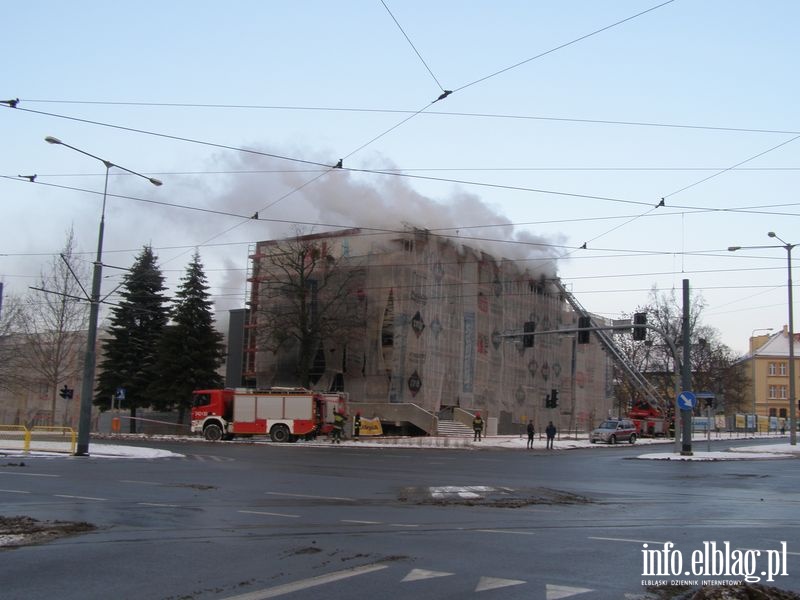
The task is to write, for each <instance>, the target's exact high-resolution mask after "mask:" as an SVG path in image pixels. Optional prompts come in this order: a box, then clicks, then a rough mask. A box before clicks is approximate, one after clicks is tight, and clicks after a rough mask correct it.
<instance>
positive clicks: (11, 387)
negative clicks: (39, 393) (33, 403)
mask: <svg viewBox="0 0 800 600" xmlns="http://www.w3.org/2000/svg"><path fill="white" fill-rule="evenodd" d="M0 301H1V302H2V308H0V391H4V392H14V391H16V390H17V389H19V388H20V387H21V386H22V385H23V384H24V381H25V370H24V369H23V368H21V365H20V362H21V361H20V350H21V349H22V347H23V344H22V342H21V338H22V334H21V312H22V308H21V305H22V302H21V301H20V299H19V298H17V297H15V296H10V297H7V298H2V299H0Z"/></svg>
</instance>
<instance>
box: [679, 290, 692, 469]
mask: <svg viewBox="0 0 800 600" xmlns="http://www.w3.org/2000/svg"><path fill="white" fill-rule="evenodd" d="M689 305H690V300H689V280H688V279H684V280H683V326H682V328H681V338H682V340H683V365H682V366H681V388H682V389H683V391H684V392H688V391H691V389H692V363H691V360H690V359H691V351H692V344H691V340H690V339H689V335H690V334H691V323H690V322H689V314H690V312H691V311H690V306H689ZM681 433H682V435H681V437H682V440H681V455H683V456H691V455H692V410H691V409H689V410H681ZM676 435H677V434H676Z"/></svg>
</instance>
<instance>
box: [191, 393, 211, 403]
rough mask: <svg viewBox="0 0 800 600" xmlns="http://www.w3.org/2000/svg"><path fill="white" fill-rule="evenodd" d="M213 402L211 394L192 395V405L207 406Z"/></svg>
mask: <svg viewBox="0 0 800 600" xmlns="http://www.w3.org/2000/svg"><path fill="white" fill-rule="evenodd" d="M210 402H211V396H210V395H209V394H195V395H194V396H193V397H192V406H205V405H206V404H209V403H210Z"/></svg>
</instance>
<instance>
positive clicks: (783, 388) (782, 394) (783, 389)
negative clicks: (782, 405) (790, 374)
mask: <svg viewBox="0 0 800 600" xmlns="http://www.w3.org/2000/svg"><path fill="white" fill-rule="evenodd" d="M778 391H779V392H780V398H781V400H786V386H785V385H781V386H778Z"/></svg>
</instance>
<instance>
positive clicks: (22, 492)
mask: <svg viewBox="0 0 800 600" xmlns="http://www.w3.org/2000/svg"><path fill="white" fill-rule="evenodd" d="M0 492H5V493H6V494H30V492H26V491H25V490H0Z"/></svg>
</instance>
